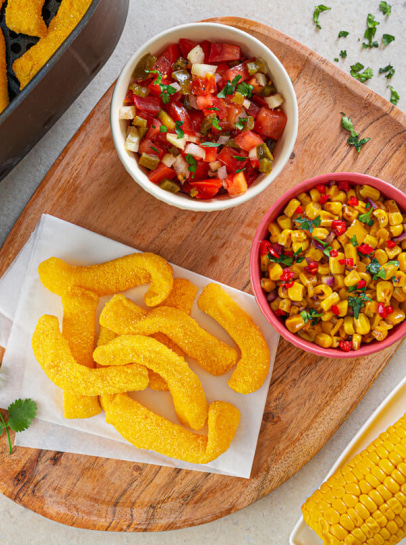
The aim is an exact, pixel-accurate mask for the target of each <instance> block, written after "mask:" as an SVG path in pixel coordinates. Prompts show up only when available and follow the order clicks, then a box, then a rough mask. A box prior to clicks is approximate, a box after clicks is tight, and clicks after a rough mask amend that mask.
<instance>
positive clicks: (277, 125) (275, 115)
mask: <svg viewBox="0 0 406 545" xmlns="http://www.w3.org/2000/svg"><path fill="white" fill-rule="evenodd" d="M286 122H287V117H286V114H285V112H284V111H282V110H270V109H269V108H266V107H263V108H261V110H260V111H259V113H258V115H257V117H256V118H255V127H254V128H255V132H257V133H259V134H260V135H261V136H266V137H268V138H273V139H274V140H278V139H279V138H280V137H281V136H282V133H283V131H284V129H285V126H286Z"/></svg>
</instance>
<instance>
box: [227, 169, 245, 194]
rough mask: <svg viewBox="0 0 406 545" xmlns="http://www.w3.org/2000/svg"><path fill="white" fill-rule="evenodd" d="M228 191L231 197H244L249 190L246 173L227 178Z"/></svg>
mask: <svg viewBox="0 0 406 545" xmlns="http://www.w3.org/2000/svg"><path fill="white" fill-rule="evenodd" d="M226 189H227V191H228V194H229V195H242V194H243V193H245V192H246V191H247V189H248V184H247V180H246V178H245V175H244V172H238V173H237V174H234V176H233V177H232V178H231V179H230V178H227V181H226Z"/></svg>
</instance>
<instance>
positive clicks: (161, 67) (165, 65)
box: [154, 54, 173, 76]
mask: <svg viewBox="0 0 406 545" xmlns="http://www.w3.org/2000/svg"><path fill="white" fill-rule="evenodd" d="M172 64H173V63H172V62H171V61H170V60H169V59H167V58H166V57H165V54H162V55H161V56H160V57H158V59H157V61H156V62H155V64H154V70H157V71H158V72H159V73H160V74H163V75H165V76H169V74H170V73H171V70H172Z"/></svg>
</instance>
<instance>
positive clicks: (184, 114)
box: [168, 102, 195, 134]
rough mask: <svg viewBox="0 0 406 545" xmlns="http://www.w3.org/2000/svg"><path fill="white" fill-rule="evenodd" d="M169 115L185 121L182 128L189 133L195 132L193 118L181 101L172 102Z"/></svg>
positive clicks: (176, 119)
mask: <svg viewBox="0 0 406 545" xmlns="http://www.w3.org/2000/svg"><path fill="white" fill-rule="evenodd" d="M168 112H169V115H170V116H171V117H172V119H174V120H175V121H183V125H182V130H183V131H185V132H187V133H188V134H195V130H194V127H193V123H192V120H191V119H190V115H189V113H188V111H187V110H186V108H185V107H184V106H183V104H181V103H180V102H172V103H171V104H170V105H169V108H168Z"/></svg>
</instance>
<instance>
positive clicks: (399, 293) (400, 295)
mask: <svg viewBox="0 0 406 545" xmlns="http://www.w3.org/2000/svg"><path fill="white" fill-rule="evenodd" d="M392 297H393V298H394V299H396V301H398V303H404V302H405V301H406V292H405V291H403V288H395V289H394V290H393V294H392Z"/></svg>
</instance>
